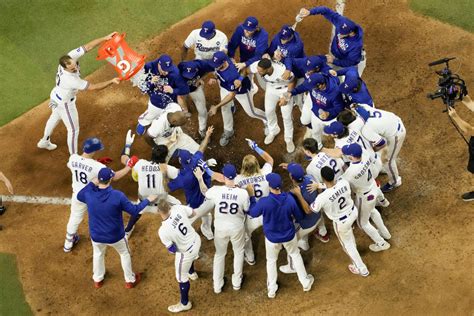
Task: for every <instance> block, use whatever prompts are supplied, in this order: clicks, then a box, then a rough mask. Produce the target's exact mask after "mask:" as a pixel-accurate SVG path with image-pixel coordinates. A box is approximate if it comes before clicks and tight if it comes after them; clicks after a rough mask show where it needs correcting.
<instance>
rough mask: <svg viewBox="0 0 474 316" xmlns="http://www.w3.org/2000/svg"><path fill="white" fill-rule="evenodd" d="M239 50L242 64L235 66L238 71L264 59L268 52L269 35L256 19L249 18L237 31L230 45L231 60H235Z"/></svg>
mask: <svg viewBox="0 0 474 316" xmlns="http://www.w3.org/2000/svg"><path fill="white" fill-rule="evenodd" d="M237 48H239V50H240V62H239V63H236V64H235V66H236V67H237V70H238V71H240V70H242V69H244V68H245V67H248V66H250V65H251V64H253V63H254V62H256V61H257V60H260V59H262V56H263V54H265V52H266V51H267V49H268V33H267V31H265V29H263V28H262V27H260V26H259V25H258V20H257V18H256V17H253V16H249V17H247V18H246V19H245V21H244V23H242V24H240V25H239V26H237V28H236V29H235V31H234V34H232V37H231V38H230V42H229V45H228V54H229V57H230V58H232V59H233V58H234V56H235V52H236V50H237Z"/></svg>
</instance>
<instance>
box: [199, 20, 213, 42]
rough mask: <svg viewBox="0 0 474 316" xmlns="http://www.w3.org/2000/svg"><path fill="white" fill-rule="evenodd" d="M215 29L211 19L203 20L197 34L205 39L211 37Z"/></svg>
mask: <svg viewBox="0 0 474 316" xmlns="http://www.w3.org/2000/svg"><path fill="white" fill-rule="evenodd" d="M215 30H216V25H215V24H214V22H212V21H204V23H203V24H202V27H201V31H200V32H199V35H201V36H202V37H204V38H205V39H211V38H212V37H213V36H214V34H215Z"/></svg>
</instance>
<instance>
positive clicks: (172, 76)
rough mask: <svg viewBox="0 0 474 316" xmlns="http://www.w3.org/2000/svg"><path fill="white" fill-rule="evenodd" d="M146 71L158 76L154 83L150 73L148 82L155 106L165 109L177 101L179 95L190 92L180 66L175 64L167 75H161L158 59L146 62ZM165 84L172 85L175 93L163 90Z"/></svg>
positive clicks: (149, 92)
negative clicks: (180, 71) (179, 68)
mask: <svg viewBox="0 0 474 316" xmlns="http://www.w3.org/2000/svg"><path fill="white" fill-rule="evenodd" d="M145 73H150V74H152V75H154V76H158V77H159V79H158V82H156V83H152V82H151V78H152V76H151V75H150V76H149V77H148V82H147V87H148V90H147V93H148V95H149V96H150V102H151V104H153V105H154V106H156V107H158V108H160V109H164V108H165V107H166V106H167V105H168V104H169V103H171V102H177V97H178V95H186V94H188V93H189V88H188V85H187V84H186V81H185V80H183V78H182V77H181V75H180V73H179V70H178V67H176V66H173V69H172V70H171V71H170V72H168V74H167V75H166V76H162V75H160V72H159V71H158V59H157V60H154V61H151V62H149V63H146V64H145ZM164 86H171V87H172V88H173V93H165V92H163V87H164Z"/></svg>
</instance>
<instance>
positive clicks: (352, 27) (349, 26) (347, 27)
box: [339, 19, 357, 35]
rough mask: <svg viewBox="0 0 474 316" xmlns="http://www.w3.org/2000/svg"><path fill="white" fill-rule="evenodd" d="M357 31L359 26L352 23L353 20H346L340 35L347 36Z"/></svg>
mask: <svg viewBox="0 0 474 316" xmlns="http://www.w3.org/2000/svg"><path fill="white" fill-rule="evenodd" d="M355 30H357V24H355V23H354V22H352V21H351V20H347V19H346V20H345V21H344V23H343V24H342V26H341V27H340V28H339V34H342V35H347V34H349V33H350V32H352V31H355Z"/></svg>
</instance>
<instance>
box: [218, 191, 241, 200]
mask: <svg viewBox="0 0 474 316" xmlns="http://www.w3.org/2000/svg"><path fill="white" fill-rule="evenodd" d="M237 198H238V196H237V195H236V194H228V193H222V199H223V200H231V201H237Z"/></svg>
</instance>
